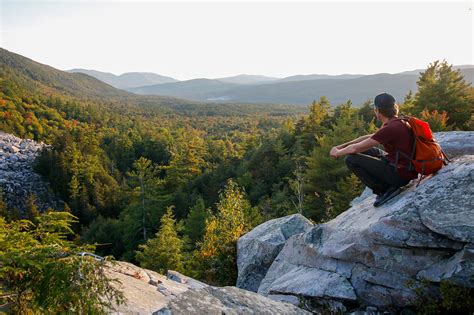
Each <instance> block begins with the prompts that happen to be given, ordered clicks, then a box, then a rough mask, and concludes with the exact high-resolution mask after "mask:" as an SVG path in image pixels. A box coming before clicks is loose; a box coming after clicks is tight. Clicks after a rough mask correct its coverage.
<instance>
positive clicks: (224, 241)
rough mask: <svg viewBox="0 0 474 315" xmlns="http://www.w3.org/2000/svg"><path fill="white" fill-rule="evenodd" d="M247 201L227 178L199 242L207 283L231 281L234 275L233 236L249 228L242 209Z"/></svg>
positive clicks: (235, 276)
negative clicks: (213, 213) (215, 208)
mask: <svg viewBox="0 0 474 315" xmlns="http://www.w3.org/2000/svg"><path fill="white" fill-rule="evenodd" d="M250 208H251V207H250V204H249V202H248V201H247V200H246V199H245V196H244V193H243V192H242V190H241V189H240V188H239V187H238V186H237V184H236V183H235V182H234V181H233V180H232V179H229V180H228V181H227V184H226V187H225V188H224V191H222V192H221V193H220V197H219V203H218V204H217V214H216V215H215V216H212V217H210V218H209V219H208V220H207V221H206V230H205V233H204V239H203V241H202V242H201V243H200V246H199V248H200V249H199V255H200V258H201V259H202V261H203V266H202V268H203V276H204V279H205V280H206V281H208V282H210V283H214V284H220V285H234V284H235V281H236V279H237V265H236V259H237V257H236V256H237V249H236V246H237V240H238V239H239V237H240V236H242V235H243V234H244V233H245V232H247V231H248V230H249V224H248V222H246V213H248V212H249V211H250Z"/></svg>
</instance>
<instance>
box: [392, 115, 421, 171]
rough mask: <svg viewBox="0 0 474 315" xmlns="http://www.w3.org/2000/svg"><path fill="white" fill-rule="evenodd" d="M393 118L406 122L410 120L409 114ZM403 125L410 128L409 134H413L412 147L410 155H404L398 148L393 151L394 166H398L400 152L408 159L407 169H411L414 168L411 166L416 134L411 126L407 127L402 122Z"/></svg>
mask: <svg viewBox="0 0 474 315" xmlns="http://www.w3.org/2000/svg"><path fill="white" fill-rule="evenodd" d="M395 120H398V121H401V122H407V123H409V121H410V117H409V116H401V117H399V118H396V119H395ZM404 125H405V127H407V129H408V130H410V132H411V135H412V136H413V148H412V150H411V154H410V156H408V155H406V154H405V153H403V152H401V151H400V150H398V149H397V150H396V153H395V167H397V166H398V160H399V159H400V154H401V155H402V156H403V157H405V158H406V159H408V169H407V170H408V171H412V170H414V169H415V168H414V167H413V163H412V160H413V159H414V158H415V150H416V136H415V134H414V132H413V129H412V128H409V127H408V126H407V125H406V124H404Z"/></svg>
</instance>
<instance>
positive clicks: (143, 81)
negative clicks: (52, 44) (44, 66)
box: [67, 69, 178, 89]
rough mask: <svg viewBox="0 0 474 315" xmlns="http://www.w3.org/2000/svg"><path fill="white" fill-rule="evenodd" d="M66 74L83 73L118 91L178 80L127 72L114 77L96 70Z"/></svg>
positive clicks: (75, 71)
mask: <svg viewBox="0 0 474 315" xmlns="http://www.w3.org/2000/svg"><path fill="white" fill-rule="evenodd" d="M67 72H71V73H84V74H87V75H90V76H92V77H94V78H96V79H98V80H101V81H102V82H105V83H107V84H110V85H112V86H113V87H115V88H118V89H127V88H134V87H139V86H145V85H154V84H162V83H169V82H178V80H176V79H173V78H170V77H165V76H162V75H159V74H156V73H151V72H127V73H123V74H121V75H115V74H113V73H109V72H101V71H97V70H86V69H71V70H68V71H67Z"/></svg>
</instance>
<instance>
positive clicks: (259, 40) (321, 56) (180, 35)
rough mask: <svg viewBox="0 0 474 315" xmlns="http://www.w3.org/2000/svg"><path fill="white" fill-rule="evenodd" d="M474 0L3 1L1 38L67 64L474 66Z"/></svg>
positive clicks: (234, 69) (288, 71)
mask: <svg viewBox="0 0 474 315" xmlns="http://www.w3.org/2000/svg"><path fill="white" fill-rule="evenodd" d="M472 7H473V1H472V0H470V1H459V2H456V1H449V2H440V1H437V2H433V1H422V2H413V1H398V2H393V1H383V0H382V1H377V2H375V1H365V2H361V1H345V2H338V1H331V2H322V1H303V2H295V1H292V2H281V1H279V2H273V1H261V2H250V1H239V2H231V1H225V0H222V1H219V2H217V1H213V2H199V1H188V2H183V1H176V0H175V1H172V2H163V1H141V2H136V1H135V2H133V1H121V2H113V1H100V2H99V1H79V0H76V1H74V0H63V1H47V2H46V1H21V0H14V1H13V0H0V11H1V12H0V31H1V32H0V46H1V47H2V48H5V49H8V50H10V51H12V52H15V53H18V54H21V55H23V56H26V57H28V58H31V59H33V60H35V61H38V62H41V63H44V64H48V65H50V66H53V67H55V68H58V69H61V70H68V69H72V68H85V69H94V70H99V71H105V72H112V73H114V74H121V73H124V72H135V71H139V72H154V73H158V74H161V75H166V76H171V77H174V78H176V79H180V80H186V79H193V78H203V77H205V78H219V77H227V76H233V75H238V74H260V75H267V76H274V77H286V76H290V75H296V74H314V73H319V74H343V73H360V74H373V73H380V72H387V73H396V72H401V71H406V70H413V69H420V68H426V66H427V65H428V64H429V63H430V62H433V61H435V60H438V59H439V60H442V59H446V60H447V61H448V62H449V63H451V64H454V65H464V64H474V60H473V59H474V57H473V51H474V50H473V11H472Z"/></svg>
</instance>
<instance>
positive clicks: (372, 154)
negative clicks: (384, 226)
mask: <svg viewBox="0 0 474 315" xmlns="http://www.w3.org/2000/svg"><path fill="white" fill-rule="evenodd" d="M383 155H385V151H383V150H380V149H378V148H371V149H369V150H367V151H364V152H361V153H357V154H350V155H348V156H347V157H346V165H347V167H348V168H349V169H350V170H351V171H352V172H354V174H355V175H356V176H357V177H358V178H359V179H360V180H361V182H362V183H364V184H365V185H366V186H367V187H369V188H370V189H372V191H373V192H374V194H377V195H382V194H383V193H384V192H385V191H387V189H388V188H390V187H401V186H405V185H406V184H408V183H409V182H410V180H408V179H404V178H401V177H400V175H398V173H397V171H396V169H395V167H394V166H393V165H390V164H389V162H388V161H387V160H386V159H385V158H384V157H382V156H383Z"/></svg>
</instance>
